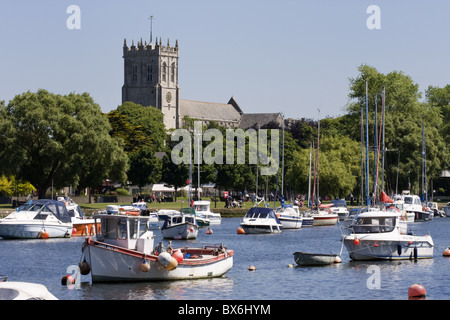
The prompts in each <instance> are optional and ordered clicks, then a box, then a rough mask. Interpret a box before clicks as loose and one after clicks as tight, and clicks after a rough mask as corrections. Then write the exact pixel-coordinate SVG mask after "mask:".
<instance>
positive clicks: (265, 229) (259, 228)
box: [241, 207, 282, 234]
mask: <svg viewBox="0 0 450 320" xmlns="http://www.w3.org/2000/svg"><path fill="white" fill-rule="evenodd" d="M241 227H242V229H243V230H244V232H245V233H246V234H248V233H250V234H254V233H281V230H282V224H281V222H280V220H279V219H278V218H277V216H276V214H275V212H274V211H273V210H272V209H270V208H260V207H252V208H250V210H249V211H248V212H247V213H246V214H245V216H244V218H243V219H242V222H241Z"/></svg>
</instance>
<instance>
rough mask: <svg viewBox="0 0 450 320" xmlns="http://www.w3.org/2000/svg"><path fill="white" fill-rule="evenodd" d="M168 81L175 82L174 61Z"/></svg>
mask: <svg viewBox="0 0 450 320" xmlns="http://www.w3.org/2000/svg"><path fill="white" fill-rule="evenodd" d="M170 81H172V82H175V63H172V67H171V68H170Z"/></svg>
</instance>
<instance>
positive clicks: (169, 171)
mask: <svg viewBox="0 0 450 320" xmlns="http://www.w3.org/2000/svg"><path fill="white" fill-rule="evenodd" d="M162 163H163V164H162V177H161V179H162V181H164V182H165V183H166V184H167V185H168V186H171V187H173V188H174V189H175V201H176V200H177V190H178V189H179V188H182V187H184V186H186V184H187V181H188V180H189V167H188V166H187V165H186V164H183V163H181V164H179V165H177V164H175V163H173V162H172V159H171V158H170V155H167V154H166V155H165V156H164V158H163V160H162Z"/></svg>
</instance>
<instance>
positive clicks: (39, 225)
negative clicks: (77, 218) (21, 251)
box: [0, 199, 72, 239]
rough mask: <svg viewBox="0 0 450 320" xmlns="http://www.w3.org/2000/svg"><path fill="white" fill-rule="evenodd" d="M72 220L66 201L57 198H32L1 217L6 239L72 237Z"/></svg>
mask: <svg viewBox="0 0 450 320" xmlns="http://www.w3.org/2000/svg"><path fill="white" fill-rule="evenodd" d="M71 234H72V221H71V218H70V216H69V214H68V212H67V209H66V207H65V205H64V203H62V202H60V201H56V200H47V199H39V200H30V201H28V202H27V203H25V204H24V205H22V206H20V207H19V208H17V209H16V211H14V212H12V213H10V214H9V215H8V216H7V217H5V218H4V219H0V237H1V238H4V239H36V238H42V239H46V238H70V236H71Z"/></svg>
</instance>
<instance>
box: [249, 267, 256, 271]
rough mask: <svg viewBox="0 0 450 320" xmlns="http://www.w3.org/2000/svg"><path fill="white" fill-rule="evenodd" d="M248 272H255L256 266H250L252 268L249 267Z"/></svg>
mask: <svg viewBox="0 0 450 320" xmlns="http://www.w3.org/2000/svg"><path fill="white" fill-rule="evenodd" d="M248 270H249V271H255V270H256V268H255V267H254V266H250V267H248Z"/></svg>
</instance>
